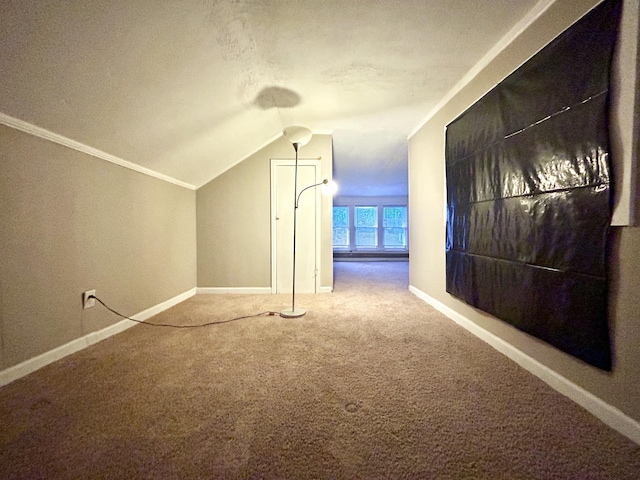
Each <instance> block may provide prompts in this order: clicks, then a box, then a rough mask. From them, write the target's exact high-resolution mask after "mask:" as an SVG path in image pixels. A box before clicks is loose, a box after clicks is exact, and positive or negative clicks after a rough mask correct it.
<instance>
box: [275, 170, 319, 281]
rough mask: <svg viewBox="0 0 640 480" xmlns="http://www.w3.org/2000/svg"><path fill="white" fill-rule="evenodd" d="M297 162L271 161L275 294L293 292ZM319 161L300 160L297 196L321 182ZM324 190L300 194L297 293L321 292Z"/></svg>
mask: <svg viewBox="0 0 640 480" xmlns="http://www.w3.org/2000/svg"><path fill="white" fill-rule="evenodd" d="M294 173H295V161H294V160H271V291H272V292H273V293H291V291H292V279H293V278H292V277H293V210H294V202H295V200H294V195H293V188H294ZM320 181H321V180H320V166H319V165H318V161H317V160H298V188H297V193H298V194H300V192H301V191H302V190H303V189H304V188H305V187H308V186H309V185H314V184H316V183H320ZM319 196H320V189H319V188H311V189H309V190H307V191H305V192H304V193H302V194H301V195H300V198H299V202H298V212H297V220H296V222H297V228H296V293H317V292H318V289H319V279H320V248H319V246H320V197H319Z"/></svg>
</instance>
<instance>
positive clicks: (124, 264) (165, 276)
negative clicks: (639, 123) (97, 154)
mask: <svg viewBox="0 0 640 480" xmlns="http://www.w3.org/2000/svg"><path fill="white" fill-rule="evenodd" d="M0 252H1V255H0V369H4V368H7V367H10V366H13V365H16V364H18V363H20V362H22V361H24V360H27V359H29V358H31V357H34V356H37V355H39V354H41V353H44V352H46V351H48V350H51V349H53V348H56V347H58V346H61V345H63V344H65V343H67V342H70V341H72V340H74V339H77V338H79V337H82V336H84V335H86V334H87V333H90V332H92V331H95V330H99V329H101V328H104V327H107V326H109V325H111V324H114V323H116V322H119V321H120V320H121V319H120V318H118V317H116V316H114V315H113V314H112V313H110V312H108V311H106V310H105V309H104V308H103V307H101V306H99V305H96V307H94V308H92V309H88V310H83V309H82V301H81V294H82V292H83V291H85V290H88V289H96V290H97V295H98V296H99V297H100V298H102V299H103V300H104V301H105V302H107V303H108V304H109V305H111V306H112V307H113V308H115V309H116V310H119V311H121V312H122V313H123V314H125V315H133V314H136V313H138V312H141V311H143V310H145V309H147V308H150V307H152V306H155V305H157V304H159V303H161V302H163V301H165V300H168V299H170V298H172V297H174V296H176V295H178V294H181V293H183V292H185V291H188V290H190V289H192V288H194V287H195V286H196V226H195V192H194V191H192V190H188V189H185V188H182V187H179V186H176V185H173V184H170V183H167V182H164V181H161V180H157V179H154V178H151V177H149V176H146V175H143V174H140V173H137V172H134V171H132V170H128V169H126V168H123V167H120V166H117V165H114V164H111V163H108V162H105V161H104V160H99V159H96V158H93V157H91V156H88V155H85V154H83V153H80V152H77V151H75V150H71V149H69V148H66V147H63V146H60V145H57V144H54V143H51V142H48V141H45V140H42V139H39V138H37V137H35V136H32V135H29V134H27V133H22V132H19V131H16V130H13V129H11V128H8V127H5V126H0Z"/></svg>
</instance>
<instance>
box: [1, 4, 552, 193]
mask: <svg viewBox="0 0 640 480" xmlns="http://www.w3.org/2000/svg"><path fill="white" fill-rule="evenodd" d="M536 2H537V0H297V1H296V0H289V1H286V0H280V1H278V0H166V1H160V0H103V1H95V2H93V1H86V0H66V1H60V0H38V1H34V0H12V1H3V2H0V48H1V50H0V112H2V113H4V114H6V115H9V116H11V117H14V118H17V119H20V120H23V121H26V122H29V123H31V124H33V125H36V126H38V127H42V128H44V129H47V130H50V131H52V132H54V133H56V134H59V135H63V136H65V137H68V138H70V139H72V140H74V141H77V142H81V143H83V144H85V145H88V146H90V147H92V148H96V149H99V150H101V151H103V152H106V153H108V154H110V155H114V156H116V157H119V158H121V159H124V160H126V161H128V162H132V163H135V164H138V165H140V166H142V167H145V168H148V169H151V170H153V171H156V172H158V173H161V174H164V175H168V176H170V177H173V178H175V179H178V180H180V181H183V182H186V183H189V184H192V185H195V186H196V187H199V186H201V185H203V184H204V183H206V182H208V181H209V180H211V179H212V178H215V177H216V176H217V175H219V174H220V173H222V172H224V171H225V170H226V169H228V168H229V167H230V166H232V165H234V164H236V163H237V162H238V161H240V160H242V159H243V158H245V157H246V156H247V155H249V154H251V153H252V152H254V151H256V150H257V149H259V148H261V147H262V146H264V145H266V144H267V143H269V142H270V141H272V140H274V139H275V138H277V137H278V136H279V135H280V134H281V130H282V128H283V127H284V126H287V125H292V124H294V125H304V126H306V127H309V128H311V129H312V130H315V131H325V132H326V131H330V132H333V134H334V169H335V176H336V178H337V179H338V180H339V181H340V182H341V183H342V184H343V189H342V190H341V193H342V194H346V195H378V194H388V195H389V194H391V195H393V194H406V178H407V148H406V136H407V134H408V133H409V132H410V131H411V130H412V129H413V128H414V127H415V126H416V125H418V124H419V122H420V121H421V120H422V119H423V118H424V117H425V115H427V113H429V111H430V110H431V109H432V108H433V107H434V106H435V105H436V104H437V103H438V101H439V100H440V99H441V98H442V97H443V96H444V95H445V94H446V93H447V92H448V91H450V90H451V89H452V88H453V87H454V86H455V85H456V83H458V82H459V81H460V79H461V78H462V77H463V76H464V75H465V73H467V72H468V71H469V70H470V69H471V68H472V67H473V66H474V65H475V64H476V63H477V62H478V61H479V60H480V59H481V58H482V57H483V55H485V54H486V53H487V52H488V51H489V50H490V49H491V47H492V46H494V44H496V43H497V42H498V41H499V40H500V39H501V38H502V37H503V36H504V35H505V34H506V33H507V32H508V31H509V30H510V29H511V28H512V27H513V26H514V25H515V24H516V23H517V22H518V21H519V20H521V19H522V18H523V17H524V16H525V15H526V14H527V12H528V11H529V10H531V9H533V7H534V6H535V5H536ZM547 3H548V2H547Z"/></svg>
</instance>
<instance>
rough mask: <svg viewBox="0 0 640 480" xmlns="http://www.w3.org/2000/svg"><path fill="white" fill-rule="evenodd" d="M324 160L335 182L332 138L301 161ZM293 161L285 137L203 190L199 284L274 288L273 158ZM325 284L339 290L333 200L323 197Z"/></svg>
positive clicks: (318, 138)
mask: <svg viewBox="0 0 640 480" xmlns="http://www.w3.org/2000/svg"><path fill="white" fill-rule="evenodd" d="M318 157H320V158H321V171H322V174H321V175H322V178H328V179H331V178H332V159H333V155H332V140H331V136H330V135H314V136H313V138H312V139H311V141H310V142H309V143H308V144H307V145H305V146H303V147H300V151H299V158H300V159H304V158H318ZM287 158H289V159H293V158H295V151H294V149H293V147H292V146H291V144H290V143H289V142H287V141H286V140H284V139H283V138H280V139H278V140H276V141H274V142H273V143H271V144H270V145H268V146H266V147H264V148H262V149H261V150H260V151H258V152H257V153H255V154H253V155H251V156H250V157H248V158H247V159H246V160H244V161H242V162H241V163H239V164H238V165H236V166H235V167H233V168H231V169H230V170H228V171H227V172H225V173H223V174H222V175H220V176H218V177H216V178H215V179H213V180H212V181H211V182H209V183H208V184H206V185H204V186H203V187H201V188H199V189H198V191H197V202H196V203H197V229H198V286H199V287H250V288H257V287H271V213H270V212H271V174H270V169H271V159H287ZM322 198H323V200H322V218H321V222H322V230H321V253H320V255H321V266H320V270H321V272H320V274H321V278H320V286H321V287H322V288H325V287H332V286H333V252H332V230H331V219H332V208H331V207H332V199H331V197H326V196H323V197H322Z"/></svg>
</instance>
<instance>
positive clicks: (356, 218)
mask: <svg viewBox="0 0 640 480" xmlns="http://www.w3.org/2000/svg"><path fill="white" fill-rule="evenodd" d="M408 225H409V218H408V209H407V197H401V196H398V197H342V198H341V199H340V200H339V202H337V205H334V207H333V250H334V251H335V252H336V253H339V254H340V255H347V253H348V252H351V253H355V252H361V253H362V254H366V255H368V254H370V253H373V254H383V253H385V252H387V253H389V252H393V254H400V253H402V254H405V253H407V252H408V251H409V230H408Z"/></svg>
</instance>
